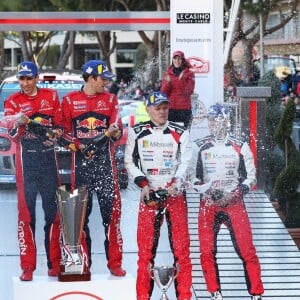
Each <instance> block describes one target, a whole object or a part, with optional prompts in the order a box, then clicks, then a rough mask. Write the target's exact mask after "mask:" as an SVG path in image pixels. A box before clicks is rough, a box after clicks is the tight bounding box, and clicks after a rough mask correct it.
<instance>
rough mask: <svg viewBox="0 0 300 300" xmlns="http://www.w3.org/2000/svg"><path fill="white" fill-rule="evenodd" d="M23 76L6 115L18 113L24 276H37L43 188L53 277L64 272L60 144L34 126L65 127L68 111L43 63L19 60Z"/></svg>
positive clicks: (14, 132) (25, 278) (7, 104)
mask: <svg viewBox="0 0 300 300" xmlns="http://www.w3.org/2000/svg"><path fill="white" fill-rule="evenodd" d="M17 78H18V81H19V84H20V88H21V91H19V92H16V93H14V94H13V95H11V96H10V97H9V98H8V99H7V100H6V101H5V103H4V114H5V116H15V117H16V118H15V121H16V122H15V124H14V127H13V128H12V129H11V130H10V135H11V136H12V138H13V139H14V141H15V142H16V182H17V195H18V212H19V214H18V239H19V247H20V260H21V269H22V274H21V276H20V280H22V281H31V280H32V278H33V272H34V270H35V269H36V253H37V249H36V242H35V229H36V211H35V210H36V198H37V194H38V193H40V195H41V199H42V207H43V210H44V219H45V226H44V232H45V249H46V255H47V266H48V275H49V276H58V274H59V266H60V257H61V250H60V243H59V239H60V229H59V215H58V210H57V206H56V200H55V199H56V190H57V188H58V185H59V178H58V171H57V167H56V158H55V152H54V143H53V141H51V140H48V139H47V138H46V137H40V136H37V135H35V134H34V133H32V132H30V131H29V123H30V121H31V120H36V121H39V122H41V123H43V124H46V125H45V126H47V127H49V128H52V129H53V128H56V129H57V130H61V129H62V127H60V126H59V125H61V121H62V114H61V108H60V102H59V99H58V94H57V91H55V90H52V89H46V88H38V87H37V83H38V80H39V76H38V68H37V66H36V65H35V64H34V63H32V62H30V61H24V62H22V63H20V64H19V66H18V71H17Z"/></svg>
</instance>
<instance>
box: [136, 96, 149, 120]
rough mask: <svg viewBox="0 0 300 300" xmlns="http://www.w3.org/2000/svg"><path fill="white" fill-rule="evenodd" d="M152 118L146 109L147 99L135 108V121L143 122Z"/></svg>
mask: <svg viewBox="0 0 300 300" xmlns="http://www.w3.org/2000/svg"><path fill="white" fill-rule="evenodd" d="M148 120H150V117H149V114H148V113H147V109H146V99H144V100H143V102H141V103H140V104H139V105H138V107H137V108H136V110H135V123H141V122H145V121H148Z"/></svg>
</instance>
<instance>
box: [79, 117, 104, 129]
mask: <svg viewBox="0 0 300 300" xmlns="http://www.w3.org/2000/svg"><path fill="white" fill-rule="evenodd" d="M77 127H81V128H82V127H83V128H87V129H89V130H94V129H97V128H106V127H107V126H106V122H105V121H102V120H99V119H96V118H95V117H89V118H87V119H84V120H82V121H79V122H78V125H77Z"/></svg>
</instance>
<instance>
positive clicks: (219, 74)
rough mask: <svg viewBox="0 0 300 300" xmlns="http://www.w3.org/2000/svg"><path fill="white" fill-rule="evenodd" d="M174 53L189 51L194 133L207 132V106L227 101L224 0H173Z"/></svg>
mask: <svg viewBox="0 0 300 300" xmlns="http://www.w3.org/2000/svg"><path fill="white" fill-rule="evenodd" d="M170 13H171V26H170V29H171V55H172V53H173V52H174V51H176V50H181V51H183V52H184V53H185V56H186V58H187V60H189V62H190V63H191V65H192V69H193V71H194V72H195V79H196V84H195V92H194V96H193V99H192V103H193V116H194V119H193V126H192V133H194V134H193V135H192V138H193V136H194V135H195V137H197V136H199V135H200V134H201V136H202V135H204V134H206V133H207V122H206V119H205V114H206V109H207V107H208V106H210V105H211V104H213V103H216V102H219V103H221V102H223V82H224V81H223V1H221V0H201V1H200V0H198V1H196V0H184V1H182V0H171V9H170Z"/></svg>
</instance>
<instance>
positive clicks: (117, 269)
mask: <svg viewBox="0 0 300 300" xmlns="http://www.w3.org/2000/svg"><path fill="white" fill-rule="evenodd" d="M109 271H110V273H111V274H112V275H114V276H118V277H123V276H125V275H126V271H125V270H124V269H122V267H115V268H110V269H109Z"/></svg>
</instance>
